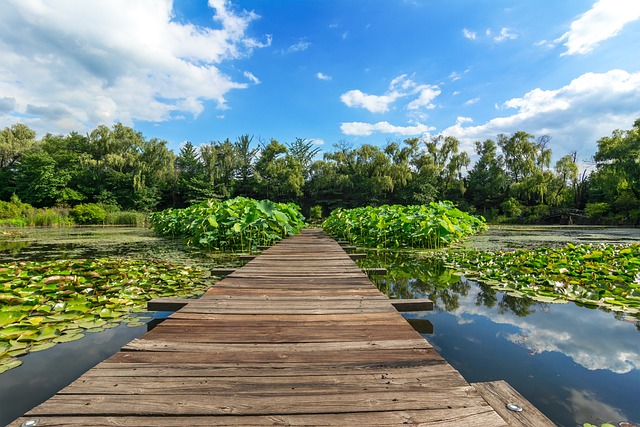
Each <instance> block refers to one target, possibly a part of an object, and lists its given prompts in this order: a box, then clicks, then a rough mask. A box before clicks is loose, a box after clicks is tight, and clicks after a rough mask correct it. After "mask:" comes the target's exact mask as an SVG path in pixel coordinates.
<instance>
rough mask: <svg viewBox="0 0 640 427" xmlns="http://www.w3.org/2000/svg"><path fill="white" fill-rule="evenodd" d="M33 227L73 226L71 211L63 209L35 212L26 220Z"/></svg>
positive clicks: (47, 209) (38, 210)
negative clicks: (70, 216)
mask: <svg viewBox="0 0 640 427" xmlns="http://www.w3.org/2000/svg"><path fill="white" fill-rule="evenodd" d="M26 220H27V222H28V225H29V226H32V227H61V226H67V225H71V220H70V218H69V211H67V210H66V209H63V208H43V209H37V210H33V211H32V212H31V213H30V214H29V215H28V216H27V218H26Z"/></svg>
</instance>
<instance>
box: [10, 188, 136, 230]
mask: <svg viewBox="0 0 640 427" xmlns="http://www.w3.org/2000/svg"><path fill="white" fill-rule="evenodd" d="M146 223H147V215H146V214H145V213H143V212H133V211H122V210H120V208H119V207H118V206H116V205H107V204H104V203H100V204H96V203H81V204H79V205H76V206H75V207H73V208H64V207H53V208H34V207H33V206H31V205H30V204H28V203H22V202H21V201H20V200H19V199H18V198H17V196H15V195H14V196H12V197H11V201H10V202H3V201H0V226H13V227H25V226H29V227H34V226H46V227H64V226H71V225H129V226H137V227H142V226H144V225H145V224H146Z"/></svg>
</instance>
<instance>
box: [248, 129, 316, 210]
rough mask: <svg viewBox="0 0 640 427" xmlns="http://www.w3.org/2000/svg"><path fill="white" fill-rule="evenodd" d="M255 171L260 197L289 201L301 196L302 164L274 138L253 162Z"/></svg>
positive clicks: (276, 200)
mask: <svg viewBox="0 0 640 427" xmlns="http://www.w3.org/2000/svg"><path fill="white" fill-rule="evenodd" d="M255 172H256V177H257V184H258V185H257V190H258V194H259V196H260V198H264V199H269V200H272V201H274V202H290V201H294V200H296V199H297V198H299V197H300V196H302V187H303V185H304V173H303V168H302V164H301V163H300V161H299V160H298V159H295V158H294V157H293V156H291V155H290V154H289V152H288V150H287V147H286V146H284V145H282V144H280V143H279V142H278V141H276V140H275V139H272V140H271V141H270V142H269V144H267V145H265V146H264V148H263V149H262V154H261V156H260V158H259V159H258V161H257V162H256V164H255Z"/></svg>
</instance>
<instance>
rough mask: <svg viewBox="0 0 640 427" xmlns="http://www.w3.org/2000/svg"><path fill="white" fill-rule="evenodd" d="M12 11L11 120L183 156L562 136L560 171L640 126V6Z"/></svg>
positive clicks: (140, 4) (148, 6)
mask: <svg viewBox="0 0 640 427" xmlns="http://www.w3.org/2000/svg"><path fill="white" fill-rule="evenodd" d="M509 3H512V4H509V5H508V7H505V6H504V2H502V3H501V5H498V4H497V2H495V1H491V0H480V1H478V0H459V1H456V2H453V3H452V2H444V1H438V2H425V1H420V0H414V1H410V0H395V1H380V0H374V1H371V0H349V1H337V0H326V1H315V0H312V1H305V2H298V1H279V2H264V1H258V0H246V1H233V2H231V1H224V0H209V2H208V3H207V1H206V0H200V1H196V0H175V1H171V0H154V1H145V0H135V1H130V0H113V1H110V2H97V1H95V2H94V1H84V0H69V1H66V2H64V3H60V2H51V3H47V2H43V3H38V4H36V3H31V2H17V1H16V2H12V1H8V2H3V3H1V4H0V22H2V24H3V25H0V52H2V55H3V58H5V60H4V61H3V62H2V64H0V76H1V77H0V127H2V128H4V127H9V126H11V125H13V124H15V123H23V124H25V125H27V126H29V127H30V128H31V129H33V130H35V131H36V132H37V134H38V138H41V137H42V136H44V135H45V134H46V133H52V134H63V135H64V134H69V133H71V132H78V133H80V134H84V133H86V132H90V131H91V130H93V129H95V128H96V127H97V126H99V125H100V124H104V125H106V126H109V127H111V126H112V125H113V124H114V123H122V124H124V125H126V126H130V127H132V128H134V129H135V130H136V131H140V132H142V134H143V135H144V136H145V137H146V138H148V139H151V138H159V139H162V140H166V141H167V142H168V147H169V148H170V149H171V150H172V151H174V153H178V152H179V150H180V147H181V146H182V144H184V142H185V141H190V142H191V143H192V144H193V145H194V146H199V145H202V144H205V143H208V142H211V141H222V140H225V139H227V138H229V139H231V140H234V139H236V138H237V137H239V136H240V135H244V134H248V135H250V136H254V142H256V143H257V142H258V140H259V139H262V140H266V141H268V140H269V139H271V138H273V139H276V140H278V141H280V142H281V143H290V142H293V141H294V140H295V138H304V139H307V140H309V141H313V142H314V143H315V144H316V145H317V146H318V147H319V148H321V149H322V151H323V152H332V151H333V150H334V148H333V145H334V144H336V143H339V142H341V141H344V142H346V143H348V144H351V145H353V146H355V147H357V146H360V145H362V144H372V145H377V146H384V145H386V143H387V142H388V141H397V142H401V141H403V140H404V139H407V138H412V137H418V138H429V137H432V136H436V135H441V134H442V135H449V136H454V137H456V138H457V139H459V140H460V141H461V148H462V149H463V150H464V151H467V152H468V153H469V155H471V156H472V157H474V155H475V152H474V142H475V141H482V140H485V139H489V138H490V139H494V140H495V138H496V136H497V135H498V134H500V133H504V134H511V133H513V132H516V131H524V132H527V133H530V134H532V135H534V136H535V137H539V136H542V135H550V136H551V141H550V143H549V147H550V148H551V149H552V153H553V159H552V164H553V162H555V161H556V160H557V159H559V158H560V157H562V156H564V155H566V154H569V153H571V152H573V151H576V152H577V157H578V160H579V161H582V162H584V161H586V160H588V159H589V158H591V157H592V156H593V155H594V154H595V151H596V142H597V141H598V140H599V139H600V138H602V137H606V136H610V135H611V133H612V132H613V131H614V130H616V129H622V130H627V129H631V128H632V126H633V123H634V121H635V120H636V119H637V118H639V117H640V59H639V58H638V55H636V54H635V52H638V51H640V2H637V1H634V0H577V1H572V2H554V1H551V0H540V1H524V2H509Z"/></svg>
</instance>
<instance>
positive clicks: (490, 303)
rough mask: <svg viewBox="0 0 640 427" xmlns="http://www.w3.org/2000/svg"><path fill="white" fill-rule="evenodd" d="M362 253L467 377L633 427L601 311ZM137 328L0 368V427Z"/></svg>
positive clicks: (625, 367) (79, 248) (522, 234)
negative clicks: (413, 301) (425, 305)
mask: <svg viewBox="0 0 640 427" xmlns="http://www.w3.org/2000/svg"><path fill="white" fill-rule="evenodd" d="M639 238H640V230H620V229H585V228H578V227H575V228H570V229H568V228H557V227H556V228H554V227H545V228H526V229H524V228H516V229H513V228H500V229H493V230H492V231H491V232H489V233H485V234H484V235H483V236H479V237H478V238H475V239H472V240H471V241H470V242H469V243H470V244H474V245H475V246H478V247H482V248H495V247H501V248H507V249H508V248H515V247H529V246H539V245H542V244H546V245H556V244H563V243H564V242H565V241H573V242H603V241H615V242H620V243H629V242H633V241H635V242H637V241H638V240H639ZM116 255H117V256H129V257H150V258H155V259H171V260H173V261H176V260H180V261H183V262H186V263H196V264H199V265H202V266H209V267H210V266H213V265H215V264H218V265H219V264H225V263H228V261H229V260H228V259H225V260H222V262H214V261H212V259H211V258H210V257H207V256H202V255H200V254H198V253H197V252H193V253H188V252H184V251H183V250H182V249H181V247H180V245H179V244H176V243H172V242H166V241H164V240H161V239H157V238H155V237H153V236H152V235H151V233H150V232H148V231H146V230H140V229H133V228H129V229H114V228H111V229H102V228H97V229H72V230H68V229H67V230H64V229H61V230H48V231H47V232H42V231H36V230H33V231H29V233H27V234H26V235H24V236H16V238H12V239H11V240H10V241H8V240H4V241H0V262H3V261H9V260H14V259H21V260H27V259H39V260H42V259H58V258H81V257H105V256H116ZM373 255H374V254H373V253H372V254H370V255H369V261H368V262H371V263H374V264H375V263H377V265H376V266H383V264H384V263H385V262H387V263H389V262H391V263H392V264H395V265H399V266H401V268H400V270H401V271H400V274H399V278H398V279H397V280H392V279H387V280H381V281H380V283H379V285H380V287H381V289H382V290H383V291H387V292H389V293H390V294H391V295H396V296H400V297H405V298H408V297H412V296H417V297H423V296H426V297H430V298H432V299H433V300H434V301H435V303H436V309H435V310H434V311H433V312H428V313H409V314H407V317H408V318H418V319H427V320H429V321H430V322H431V323H432V324H433V333H432V334H425V335H424V336H425V338H426V339H428V340H429V341H430V342H431V343H432V344H433V345H434V346H435V347H436V348H437V349H438V351H439V352H440V354H441V355H442V356H443V357H445V358H446V359H447V360H448V361H449V363H451V364H452V365H453V366H454V367H455V368H456V369H458V370H459V371H460V372H461V374H462V375H463V376H464V377H465V378H466V379H467V381H469V382H476V381H492V380H500V379H503V380H506V381H507V382H509V383H510V384H511V385H512V386H513V387H514V388H516V389H517V390H518V391H519V392H520V393H522V394H523V395H525V397H526V398H528V399H529V400H530V401H531V402H532V403H533V404H534V405H536V406H537V407H538V408H539V409H540V410H541V411H542V412H544V413H545V414H546V415H547V416H548V417H550V418H551V419H552V420H553V421H554V422H556V423H557V424H558V425H561V426H576V425H580V426H581V425H582V424H583V423H585V422H590V423H592V424H597V425H600V423H604V422H611V423H612V424H614V425H617V423H618V421H621V420H628V421H633V422H635V423H636V424H638V425H640V332H639V331H638V327H637V325H636V324H635V323H633V322H630V321H628V320H622V319H617V318H616V317H614V315H613V314H612V313H607V312H605V311H602V310H591V309H587V308H583V307H578V306H576V305H574V304H571V303H569V304H563V305H549V304H542V303H537V302H534V301H530V300H526V299H521V298H514V297H509V296H507V295H503V294H501V293H496V292H492V291H491V290H490V289H487V288H485V287H482V286H481V285H478V284H476V283H474V282H471V281H466V280H462V281H458V280H457V278H456V276H452V275H451V272H449V271H446V269H443V267H442V266H441V265H437V264H433V265H431V264H428V262H427V261H425V260H424V259H423V258H421V257H416V256H415V254H413V255H412V254H404V255H403V256H400V257H398V256H395V255H389V254H386V255H382V258H381V259H379V260H375V259H373V258H374V256H373ZM145 332H146V327H137V328H128V327H125V326H121V327H119V328H115V329H109V330H106V331H105V332H102V333H96V334H87V337H85V338H83V339H82V340H79V341H74V342H71V343H66V344H60V345H57V346H55V347H53V348H52V349H49V350H46V351H43V352H39V353H34V354H30V355H28V356H25V357H24V358H22V360H23V362H24V364H23V365H22V366H21V367H19V368H16V369H13V370H11V371H8V372H6V373H4V374H1V375H0V425H4V424H6V423H7V422H9V421H11V420H13V419H14V418H16V417H17V416H19V415H22V413H24V412H25V411H26V410H28V409H30V408H32V407H33V406H35V405H37V404H39V403H40V402H42V401H44V400H46V399H47V398H48V397H50V396H51V395H53V394H54V393H55V392H56V391H58V390H59V389H61V388H62V387H64V386H65V385H66V384H68V383H70V382H71V381H73V380H74V379H75V378H77V377H78V376H79V375H80V374H82V373H83V372H84V371H86V370H87V369H89V368H90V367H92V366H94V365H95V364H97V363H98V362H100V361H102V360H103V359H105V358H106V357H108V356H109V355H111V354H113V353H115V352H117V351H118V350H119V349H120V348H121V347H122V346H123V345H124V344H125V343H127V342H129V341H130V340H131V339H133V338H135V337H138V336H141V335H143V334H144V333H145Z"/></svg>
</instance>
